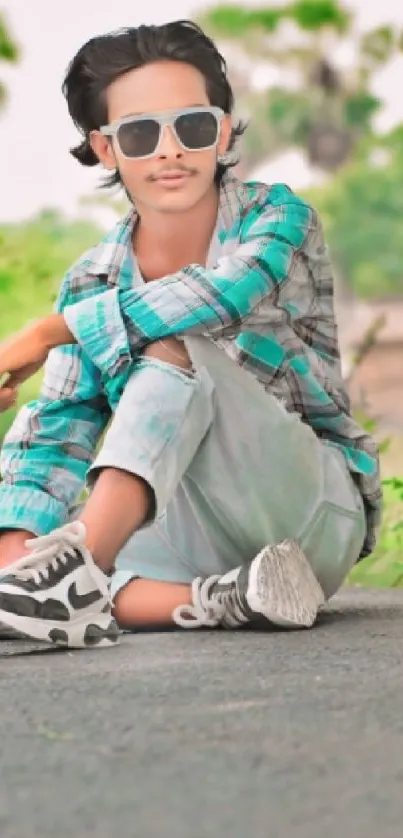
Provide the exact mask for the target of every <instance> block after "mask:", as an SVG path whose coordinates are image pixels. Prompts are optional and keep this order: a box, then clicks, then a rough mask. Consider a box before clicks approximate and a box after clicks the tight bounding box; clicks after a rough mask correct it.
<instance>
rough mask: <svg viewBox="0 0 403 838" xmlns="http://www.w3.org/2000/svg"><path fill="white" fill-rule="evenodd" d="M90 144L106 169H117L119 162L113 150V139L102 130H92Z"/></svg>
mask: <svg viewBox="0 0 403 838" xmlns="http://www.w3.org/2000/svg"><path fill="white" fill-rule="evenodd" d="M90 144H91V148H92V150H93V152H94V153H95V154H96V155H97V157H98V160H99V162H100V163H102V165H103V167H104V168H105V169H116V167H117V162H116V157H115V152H114V150H113V145H112V140H111V139H110V138H109V137H105V136H104V134H101V132H100V131H91V133H90Z"/></svg>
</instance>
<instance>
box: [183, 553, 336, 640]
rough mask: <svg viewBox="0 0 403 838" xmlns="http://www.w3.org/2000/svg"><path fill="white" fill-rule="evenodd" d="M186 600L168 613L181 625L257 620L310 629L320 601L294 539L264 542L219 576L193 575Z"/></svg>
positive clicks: (225, 624)
mask: <svg viewBox="0 0 403 838" xmlns="http://www.w3.org/2000/svg"><path fill="white" fill-rule="evenodd" d="M192 599H193V604H192V605H183V606H179V608H176V609H175V611H174V612H173V620H174V622H175V623H176V624H177V625H179V626H181V627H182V628H190V629H191V628H200V627H206V628H215V627H217V626H222V627H223V628H240V627H241V626H244V625H246V624H247V623H253V622H261V621H262V618H263V620H264V621H268V622H269V623H270V624H271V625H275V626H282V627H284V628H311V627H312V626H313V624H314V622H315V620H316V617H317V614H318V611H319V608H320V607H321V606H322V605H323V604H324V602H325V597H324V593H323V591H322V588H321V587H320V585H319V582H318V581H317V579H316V577H315V575H314V573H313V570H312V568H311V567H310V565H309V563H308V561H307V559H306V557H305V555H304V553H303V552H302V550H301V549H300V547H299V546H298V544H296V542H295V541H283V542H281V544H276V545H269V546H267V547H265V548H264V549H263V550H262V551H261V552H260V553H259V555H258V556H256V558H255V559H253V561H252V562H251V563H250V564H249V565H244V566H242V567H238V568H236V569H235V570H231V571H229V573H226V574H225V575H224V576H209V577H208V578H207V579H201V578H197V579H195V580H194V581H193V583H192Z"/></svg>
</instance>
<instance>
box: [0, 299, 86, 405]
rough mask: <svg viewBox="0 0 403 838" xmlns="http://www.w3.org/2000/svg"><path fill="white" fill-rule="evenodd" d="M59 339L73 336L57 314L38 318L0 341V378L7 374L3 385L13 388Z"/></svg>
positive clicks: (70, 340)
mask: <svg viewBox="0 0 403 838" xmlns="http://www.w3.org/2000/svg"><path fill="white" fill-rule="evenodd" d="M63 343H75V338H74V337H73V335H72V334H71V332H69V330H68V328H67V324H66V322H65V320H64V317H63V316H62V315H60V314H55V315H50V316H49V317H45V318H43V319H42V320H38V321H36V322H35V323H33V324H31V325H29V326H27V327H26V328H25V329H23V330H22V331H21V332H18V333H17V334H16V335H13V336H12V337H11V338H8V339H7V340H5V341H3V343H0V378H1V376H2V375H4V374H5V373H8V376H9V377H8V378H7V380H6V381H5V382H4V384H3V388H6V389H11V390H15V388H16V387H18V385H19V384H22V382H23V381H26V380H27V378H30V377H31V376H32V375H34V374H35V373H36V372H37V371H38V370H39V369H40V368H41V367H43V365H44V363H45V361H46V359H47V357H48V355H49V352H50V350H51V349H53V347H54V346H59V345H62V344H63ZM0 392H1V390H0Z"/></svg>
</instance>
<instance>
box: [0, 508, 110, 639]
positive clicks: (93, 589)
mask: <svg viewBox="0 0 403 838" xmlns="http://www.w3.org/2000/svg"><path fill="white" fill-rule="evenodd" d="M85 536H86V531H85V526H84V524H82V523H81V522H80V521H75V522H73V523H71V524H67V525H66V526H64V527H61V528H60V529H56V530H53V532H51V533H50V534H49V535H44V536H40V537H39V538H33V539H30V540H29V541H27V542H26V546H27V547H28V548H29V549H32V551H33V552H32V553H30V554H29V555H28V556H24V558H22V559H20V560H19V561H18V562H16V563H15V564H13V565H10V567H8V568H5V569H4V570H3V572H2V573H1V575H0V628H1V632H0V634H1V637H3V638H4V637H5V636H6V635H7V633H8V632H9V635H8V636H9V637H18V636H23V637H29V638H34V639H35V640H41V641H44V642H46V643H51V644H54V645H56V646H66V647H70V648H93V647H94V646H96V647H97V648H101V647H104V646H112V645H116V643H117V642H118V639H119V635H120V631H119V629H118V626H117V623H116V621H115V620H114V618H113V617H112V612H111V606H112V600H111V595H110V587H109V580H108V577H107V576H106V575H105V574H104V573H103V572H102V570H100V568H99V567H97V566H96V564H95V562H94V559H93V558H92V556H91V553H90V552H89V550H87V548H86V546H85Z"/></svg>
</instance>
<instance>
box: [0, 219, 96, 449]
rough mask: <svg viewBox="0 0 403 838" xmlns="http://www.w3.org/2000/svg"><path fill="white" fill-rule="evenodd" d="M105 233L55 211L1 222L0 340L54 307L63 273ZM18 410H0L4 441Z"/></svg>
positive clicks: (31, 389)
mask: <svg viewBox="0 0 403 838" xmlns="http://www.w3.org/2000/svg"><path fill="white" fill-rule="evenodd" d="M101 235H102V234H101V232H100V231H99V230H98V229H97V228H96V227H95V226H94V225H93V224H91V223H89V222H83V221H74V222H67V221H66V220H65V219H63V217H62V216H61V215H60V214H59V213H57V212H51V211H45V212H42V213H41V215H39V216H38V217H37V218H34V219H33V220H31V221H27V222H25V223H22V224H10V225H3V226H0V340H4V338H6V337H7V336H9V335H11V334H13V333H14V332H16V331H17V330H18V329H20V328H22V327H23V326H24V325H26V324H27V323H28V322H29V321H31V320H35V319H36V318H39V317H44V316H45V315H46V314H48V313H49V312H50V311H51V310H52V307H53V303H54V301H55V298H56V296H57V292H58V288H59V286H60V284H61V281H62V278H63V275H64V273H65V272H66V270H67V269H68V268H69V267H70V266H71V265H72V264H73V262H75V260H76V259H77V258H78V257H79V256H80V255H81V253H83V251H85V250H87V249H88V248H89V247H91V246H92V245H93V244H95V243H96V242H97V241H99V239H100V237H101ZM40 381H41V374H40V373H38V374H37V375H36V376H35V377H34V378H32V379H30V380H29V381H27V382H26V383H25V384H24V386H23V387H22V388H21V394H20V399H19V405H21V404H24V403H25V402H27V401H30V400H31V399H33V398H35V396H36V394H37V392H38V388H39V385H40ZM16 412H17V408H14V409H13V410H9V411H7V412H6V413H2V414H0V443H1V440H2V438H3V436H4V434H5V432H6V430H7V428H8V427H9V425H10V424H11V422H12V420H13V419H14V416H15V414H16Z"/></svg>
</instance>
